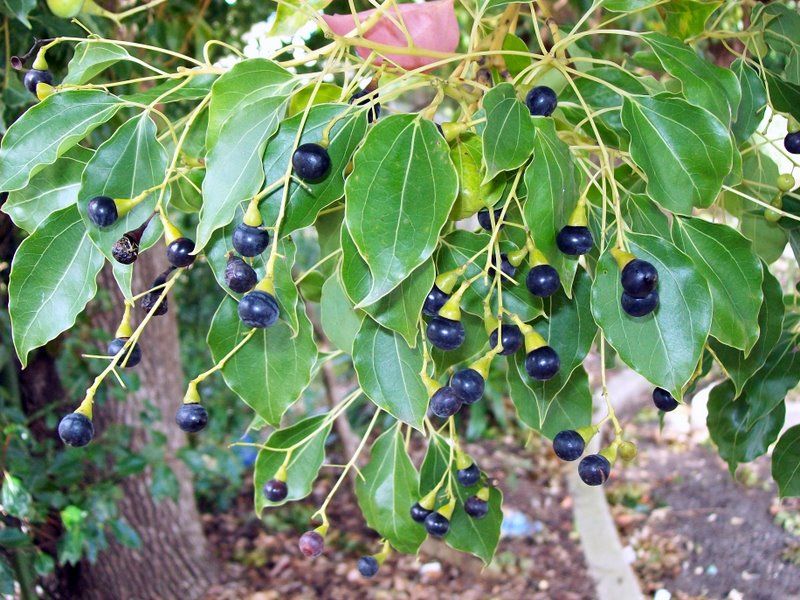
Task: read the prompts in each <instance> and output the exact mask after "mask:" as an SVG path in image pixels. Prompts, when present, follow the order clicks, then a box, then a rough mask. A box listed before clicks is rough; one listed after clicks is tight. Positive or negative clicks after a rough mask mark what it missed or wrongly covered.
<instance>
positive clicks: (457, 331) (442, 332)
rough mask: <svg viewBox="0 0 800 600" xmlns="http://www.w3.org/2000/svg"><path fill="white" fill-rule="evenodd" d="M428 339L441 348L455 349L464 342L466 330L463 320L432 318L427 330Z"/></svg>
mask: <svg viewBox="0 0 800 600" xmlns="http://www.w3.org/2000/svg"><path fill="white" fill-rule="evenodd" d="M426 332H427V335H428V341H429V342H430V343H431V344H433V345H434V346H436V347H437V348H439V349H440V350H455V349H456V348H458V347H459V346H460V345H461V344H463V343H464V338H465V337H466V332H465V331H464V326H463V325H462V324H461V321H452V320H450V319H445V318H444V317H436V318H434V319H431V322H430V323H428V328H427V330H426Z"/></svg>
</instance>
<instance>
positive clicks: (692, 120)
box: [622, 94, 733, 215]
mask: <svg viewBox="0 0 800 600" xmlns="http://www.w3.org/2000/svg"><path fill="white" fill-rule="evenodd" d="M622 124H623V125H624V126H625V129H627V130H628V133H629V134H630V135H631V144H630V152H631V157H632V158H633V161H634V162H635V163H636V164H637V165H638V166H639V168H641V169H642V171H644V173H645V175H646V176H647V193H648V195H649V196H650V197H651V198H653V200H655V201H656V202H658V203H659V204H660V205H661V206H663V207H664V208H666V209H667V210H670V211H672V212H676V213H679V214H688V215H690V214H691V213H692V208H693V207H707V206H710V205H711V204H712V203H713V202H714V200H715V199H716V197H717V194H719V191H720V189H721V188H722V182H723V180H724V179H725V177H726V176H727V175H728V173H729V172H730V170H731V166H732V164H733V144H732V142H731V135H730V133H729V132H728V130H727V129H726V128H725V126H724V125H723V124H722V123H721V122H720V121H719V119H717V118H716V117H714V115H712V114H711V113H709V112H708V111H707V110H705V109H703V108H699V107H697V106H693V105H691V104H689V103H688V102H686V101H684V100H681V99H680V98H675V97H672V96H668V95H663V94H661V95H658V96H654V97H645V96H639V97H636V98H626V99H625V101H624V103H623V106H622Z"/></svg>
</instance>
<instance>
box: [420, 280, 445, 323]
mask: <svg viewBox="0 0 800 600" xmlns="http://www.w3.org/2000/svg"><path fill="white" fill-rule="evenodd" d="M448 298H450V295H449V294H445V293H444V292H443V291H442V290H440V289H439V288H438V287H436V285H435V284H434V286H433V287H432V288H431V291H430V292H428V296H427V297H426V298H425V303H424V304H423V305H422V313H423V314H425V315H428V316H429V317H435V316H436V315H438V314H439V310H440V309H441V308H442V307H443V306H444V303H445V302H447V300H448Z"/></svg>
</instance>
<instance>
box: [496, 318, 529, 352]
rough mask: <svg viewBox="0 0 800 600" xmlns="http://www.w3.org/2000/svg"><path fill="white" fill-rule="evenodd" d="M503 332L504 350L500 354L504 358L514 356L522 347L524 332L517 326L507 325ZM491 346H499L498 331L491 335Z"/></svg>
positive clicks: (504, 326) (504, 325)
mask: <svg viewBox="0 0 800 600" xmlns="http://www.w3.org/2000/svg"><path fill="white" fill-rule="evenodd" d="M502 330H503V337H502V344H503V349H502V350H501V351H500V354H502V355H503V356H508V355H509V354H514V353H515V352H516V351H517V350H519V349H520V348H521V347H522V332H521V331H520V330H519V327H517V326H516V325H510V324H509V325H506V324H505V323H504V324H503V327H502ZM489 346H490V347H492V348H494V347H495V346H497V329H495V330H494V331H492V333H491V334H490V335H489Z"/></svg>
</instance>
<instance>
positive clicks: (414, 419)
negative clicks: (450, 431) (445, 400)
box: [353, 318, 428, 430]
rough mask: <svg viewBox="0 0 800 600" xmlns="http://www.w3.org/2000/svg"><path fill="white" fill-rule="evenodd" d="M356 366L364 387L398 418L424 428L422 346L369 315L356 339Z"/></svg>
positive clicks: (380, 405) (379, 404)
mask: <svg viewBox="0 0 800 600" xmlns="http://www.w3.org/2000/svg"><path fill="white" fill-rule="evenodd" d="M353 367H354V368H355V370H356V375H357V376H358V383H359V384H360V385H361V389H362V390H363V391H364V393H365V394H366V395H367V396H369V398H370V400H372V401H373V402H374V403H375V404H377V405H378V406H379V407H381V408H382V409H383V410H385V411H386V412H388V413H389V414H391V415H392V416H393V417H395V418H396V419H398V420H400V421H403V422H404V423H408V424H409V425H411V426H412V427H415V428H416V429H419V430H422V420H423V418H424V417H425V412H426V411H427V409H428V393H427V391H426V390H425V386H424V385H423V383H422V378H421V376H420V373H421V371H422V348H421V347H420V346H417V348H411V347H409V345H408V344H407V343H406V342H405V340H404V339H403V338H402V336H400V335H399V334H397V333H395V332H393V331H391V330H389V329H386V328H384V327H381V326H380V325H378V324H377V323H376V322H375V321H373V320H372V319H370V318H365V319H364V320H363V321H362V322H361V329H360V330H359V332H358V335H357V336H356V339H355V341H354V342H353Z"/></svg>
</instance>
